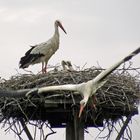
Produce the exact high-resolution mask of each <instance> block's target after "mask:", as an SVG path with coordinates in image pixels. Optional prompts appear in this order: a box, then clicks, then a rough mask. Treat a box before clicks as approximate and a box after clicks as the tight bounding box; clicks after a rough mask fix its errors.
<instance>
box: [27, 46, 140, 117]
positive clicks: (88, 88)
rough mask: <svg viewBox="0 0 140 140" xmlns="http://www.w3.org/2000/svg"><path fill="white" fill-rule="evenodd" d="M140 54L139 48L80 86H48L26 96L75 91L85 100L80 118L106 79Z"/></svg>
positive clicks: (82, 103) (33, 90) (32, 91)
mask: <svg viewBox="0 0 140 140" xmlns="http://www.w3.org/2000/svg"><path fill="white" fill-rule="evenodd" d="M138 53H140V47H139V48H137V49H136V50H135V51H133V52H132V53H130V54H129V55H127V56H126V57H124V58H123V59H121V60H120V61H118V62H117V63H115V64H114V65H112V66H111V67H109V68H108V69H106V70H105V71H103V72H101V73H100V74H99V75H97V76H96V77H95V78H94V79H92V80H89V81H88V82H83V83H80V84H67V85H59V86H48V87H42V88H36V89H32V90H30V91H29V92H28V93H27V94H26V96H28V95H30V94H32V93H36V92H37V93H38V94H41V93H47V92H49V91H54V90H65V91H74V92H73V94H81V95H82V97H83V99H82V100H81V101H80V111H79V117H80V116H81V114H82V112H83V109H84V107H85V106H86V104H87V102H88V100H89V98H90V97H92V96H93V95H94V96H95V94H96V91H97V90H98V89H99V88H101V87H102V86H103V85H104V84H105V83H106V80H105V78H106V77H107V76H108V75H110V74H111V73H112V72H113V71H114V70H115V69H116V68H118V67H119V66H120V65H121V64H122V63H124V62H126V61H129V60H130V59H131V58H132V57H134V56H135V55H137V54H138Z"/></svg>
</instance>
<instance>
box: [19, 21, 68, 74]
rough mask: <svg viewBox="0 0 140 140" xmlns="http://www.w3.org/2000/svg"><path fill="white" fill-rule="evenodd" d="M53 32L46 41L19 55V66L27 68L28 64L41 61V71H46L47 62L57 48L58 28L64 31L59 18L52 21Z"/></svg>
mask: <svg viewBox="0 0 140 140" xmlns="http://www.w3.org/2000/svg"><path fill="white" fill-rule="evenodd" d="M54 27H55V32H54V35H53V37H52V38H50V39H49V40H48V41H46V42H43V43H40V44H38V45H35V46H31V48H30V49H29V50H28V51H27V52H26V53H25V56H23V57H21V59H20V62H19V68H23V69H24V68H28V67H29V65H34V64H37V63H42V73H46V72H47V64H48V61H49V59H50V58H51V56H52V55H53V54H54V53H55V52H56V51H57V50H58V48H59V29H58V27H60V28H61V29H62V30H63V31H64V33H65V34H67V33H66V31H65V29H64V27H63V26H62V23H61V22H60V21H59V20H56V21H55V23H54Z"/></svg>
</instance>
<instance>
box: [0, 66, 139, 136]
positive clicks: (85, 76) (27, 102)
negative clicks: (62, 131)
mask: <svg viewBox="0 0 140 140" xmlns="http://www.w3.org/2000/svg"><path fill="white" fill-rule="evenodd" d="M101 71H102V69H97V68H95V67H93V68H89V69H85V70H80V71H71V72H69V71H51V72H48V73H47V74H38V75H33V74H24V75H18V76H13V77H11V78H10V79H9V80H5V79H1V82H0V89H2V90H19V89H32V88H36V87H45V86H51V85H63V84H78V83H82V82H87V81H89V80H91V79H93V78H94V77H96V76H97V75H98V74H99V73H100V72H101ZM133 71H135V75H133V76H132V75H131V74H130V73H129V71H128V70H124V69H123V70H116V71H115V72H114V73H112V74H111V75H110V76H108V78H107V82H106V84H105V85H104V86H103V87H102V88H100V89H99V90H98V91H97V93H96V101H95V102H96V108H94V107H93V105H94V103H93V98H92V97H91V98H90V100H89V102H88V104H87V106H86V108H85V110H84V112H83V114H82V117H81V118H80V119H81V121H83V122H84V124H85V127H89V126H93V127H105V124H106V125H107V126H109V125H110V124H114V122H117V121H120V120H121V121H122V122H124V120H123V118H124V116H125V117H128V116H130V115H131V116H133V115H135V114H138V103H139V96H140V84H139V82H140V81H139V76H140V75H139V72H138V71H136V70H135V69H133ZM81 99H82V97H81V96H80V95H74V94H72V92H66V91H55V92H49V93H47V94H43V95H33V96H31V97H22V98H9V97H1V98H0V111H1V122H4V123H3V124H4V126H5V125H6V124H7V123H8V124H9V125H10V126H9V127H8V128H7V129H6V130H7V131H8V130H11V129H12V127H14V129H12V130H13V131H14V132H15V133H16V134H17V135H18V136H19V138H20V135H19V134H20V133H21V131H22V130H21V128H19V127H21V126H20V125H19V122H20V124H21V125H22V126H23V125H24V128H25V124H23V120H25V122H28V123H29V124H31V125H33V126H35V127H39V126H41V125H42V128H43V126H44V125H45V126H47V127H49V128H50V130H51V133H54V131H53V130H52V127H65V125H66V123H67V122H68V121H71V120H72V118H73V117H72V116H73V115H72V114H73V113H72V112H73V110H76V111H77V110H79V102H80V100H81ZM15 122H17V126H16V124H15ZM38 124H40V125H38ZM113 126H114V125H113ZM15 127H16V130H17V131H15ZM112 129H113V127H112ZM110 131H111V130H110ZM34 135H35V134H34ZM43 135H45V134H44V133H43ZM109 135H110V134H108V137H109ZM47 136H48V135H46V137H47ZM34 137H35V136H34ZM44 137H45V136H44ZM105 138H107V137H105Z"/></svg>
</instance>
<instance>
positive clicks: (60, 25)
mask: <svg viewBox="0 0 140 140" xmlns="http://www.w3.org/2000/svg"><path fill="white" fill-rule="evenodd" d="M59 27H60V28H61V29H62V30H63V31H64V33H65V34H67V32H66V31H65V29H64V27H63V26H62V24H59Z"/></svg>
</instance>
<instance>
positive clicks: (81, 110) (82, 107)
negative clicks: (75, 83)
mask: <svg viewBox="0 0 140 140" xmlns="http://www.w3.org/2000/svg"><path fill="white" fill-rule="evenodd" d="M83 110H84V105H83V104H81V105H80V111H79V116H78V117H79V118H80V117H81V115H82V112H83Z"/></svg>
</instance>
